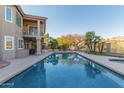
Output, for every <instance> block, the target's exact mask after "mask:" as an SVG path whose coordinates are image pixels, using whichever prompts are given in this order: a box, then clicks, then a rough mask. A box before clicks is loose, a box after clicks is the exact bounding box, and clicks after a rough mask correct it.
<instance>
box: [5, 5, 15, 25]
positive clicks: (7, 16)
mask: <svg viewBox="0 0 124 93" xmlns="http://www.w3.org/2000/svg"><path fill="white" fill-rule="evenodd" d="M5 20H6V21H7V22H11V23H12V22H13V9H12V7H9V6H6V7H5Z"/></svg>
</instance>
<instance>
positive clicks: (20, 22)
mask: <svg viewBox="0 0 124 93" xmlns="http://www.w3.org/2000/svg"><path fill="white" fill-rule="evenodd" d="M16 24H17V26H19V27H22V17H21V15H20V14H19V13H18V12H16Z"/></svg>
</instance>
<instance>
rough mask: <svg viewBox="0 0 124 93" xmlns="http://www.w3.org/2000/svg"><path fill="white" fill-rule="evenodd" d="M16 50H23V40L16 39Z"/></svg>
mask: <svg viewBox="0 0 124 93" xmlns="http://www.w3.org/2000/svg"><path fill="white" fill-rule="evenodd" d="M18 48H19V49H23V48H24V40H23V39H22V38H19V39H18Z"/></svg>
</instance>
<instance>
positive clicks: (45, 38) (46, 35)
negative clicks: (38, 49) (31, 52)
mask: <svg viewBox="0 0 124 93" xmlns="http://www.w3.org/2000/svg"><path fill="white" fill-rule="evenodd" d="M49 43H50V36H49V34H48V33H46V34H45V35H44V44H45V45H44V47H48V45H49Z"/></svg>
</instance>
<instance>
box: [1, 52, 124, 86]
mask: <svg viewBox="0 0 124 93" xmlns="http://www.w3.org/2000/svg"><path fill="white" fill-rule="evenodd" d="M0 87H10V88H27V87H28V88H120V87H124V77H123V76H120V75H118V74H116V73H114V72H112V71H110V70H108V69H106V68H104V67H102V66H100V65H98V64H95V63H94V62H92V61H90V60H87V59H85V58H84V57H82V56H80V55H78V54H75V53H64V54H52V55H50V56H48V57H47V58H45V59H44V60H42V61H40V62H38V63H37V64H35V65H33V66H32V67H30V68H28V69H27V70H25V71H23V72H22V73H20V74H19V75H17V76H15V77H13V78H12V79H10V80H9V81H7V82H5V83H4V84H3V85H2V86H0Z"/></svg>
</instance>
